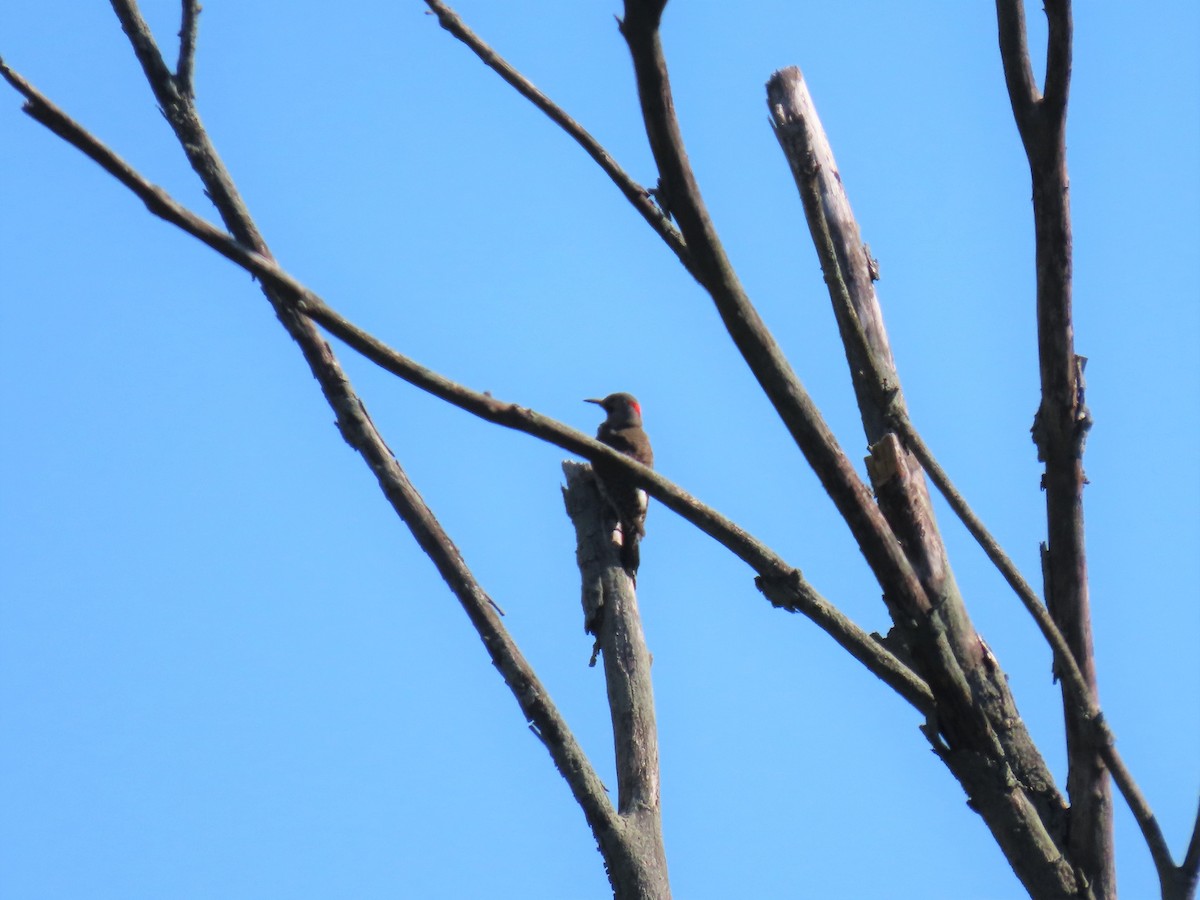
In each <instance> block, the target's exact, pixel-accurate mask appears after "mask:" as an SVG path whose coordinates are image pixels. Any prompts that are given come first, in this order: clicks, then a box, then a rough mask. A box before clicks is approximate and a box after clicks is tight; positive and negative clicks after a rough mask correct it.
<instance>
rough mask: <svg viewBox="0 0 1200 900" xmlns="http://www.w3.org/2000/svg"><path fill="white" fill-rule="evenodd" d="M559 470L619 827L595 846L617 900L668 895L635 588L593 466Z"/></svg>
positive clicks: (664, 899) (649, 691)
mask: <svg viewBox="0 0 1200 900" xmlns="http://www.w3.org/2000/svg"><path fill="white" fill-rule="evenodd" d="M563 473H564V474H565V475H566V478H567V485H566V487H565V488H564V489H563V499H564V500H565V501H566V505H567V514H568V515H569V516H570V517H571V521H572V523H574V525H575V535H576V551H575V552H576V559H577V561H578V563H579V573H580V577H581V578H582V583H583V588H582V594H583V613H584V629H585V630H586V631H587V632H588V633H590V634H594V635H595V638H596V646H597V648H598V649H599V651H600V652H601V654H602V657H603V661H604V680H605V683H606V685H607V687H608V705H609V715H610V716H611V717H612V730H613V749H614V752H615V755H616V763H617V818H618V821H619V823H620V827H619V829H617V831H618V832H619V833H618V834H617V835H616V838H617V840H614V841H613V842H612V843H611V845H609V846H606V845H605V844H601V847H600V850H601V853H603V854H604V860H605V867H606V869H607V870H608V878H609V881H610V883H611V884H612V887H613V893H614V896H615V897H616V898H617V900H668V898H670V896H671V886H670V883H669V881H668V880H667V856H666V849H665V847H664V845H663V835H662V815H661V812H660V807H659V769H658V730H657V727H656V726H655V721H654V692H653V688H652V686H651V681H650V651H649V650H648V649H647V648H646V639H645V635H644V634H643V632H642V620H641V616H640V615H639V613H638V606H637V594H636V593H635V592H634V588H633V581H632V580H631V579H630V578H629V576H628V575H627V574H626V572H625V569H624V568H623V567H622V565H621V560H620V555H619V553H618V551H617V548H616V546H615V545H614V543H613V541H612V540H611V538H610V529H608V528H606V527H605V508H604V502H603V500H601V498H600V492H599V491H598V490H597V489H596V482H595V479H594V477H593V475H592V467H591V466H590V465H585V464H581V463H577V462H571V461H567V462H564V463H563ZM593 658H594V657H593Z"/></svg>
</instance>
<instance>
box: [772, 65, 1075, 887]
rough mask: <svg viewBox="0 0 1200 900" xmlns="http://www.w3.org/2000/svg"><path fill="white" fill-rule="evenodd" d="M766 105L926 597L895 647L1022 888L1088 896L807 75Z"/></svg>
mask: <svg viewBox="0 0 1200 900" xmlns="http://www.w3.org/2000/svg"><path fill="white" fill-rule="evenodd" d="M767 98H768V106H769V109H770V112H771V116H772V122H773V125H774V127H775V133H776V136H777V137H778V139H779V143H780V146H781V147H782V148H783V151H784V154H785V155H786V157H787V159H788V163H789V165H790V167H791V169H792V172H793V175H794V177H795V179H796V184H797V186H798V187H799V189H800V194H801V198H802V200H803V203H804V211H805V215H806V218H807V220H808V225H809V229H810V231H811V232H812V234H813V238H814V240H815V242H816V243H817V251H818V255H819V256H820V258H821V264H822V269H823V271H824V273H825V280H826V283H827V284H828V286H829V289H830V295H831V298H832V300H833V306H834V311H835V314H836V318H837V322H838V327H839V330H840V332H841V336H842V343H843V345H844V346H845V349H846V358H847V361H848V362H849V364H850V373H851V380H852V382H853V384H854V389H855V394H856V396H857V398H858V403H859V409H860V411H861V417H862V422H863V429H864V431H865V432H866V436H867V441H868V443H869V444H870V447H871V456H870V457H869V458H868V460H867V468H868V471H869V472H870V475H871V481H872V484H873V485H874V487H875V493H876V497H877V499H878V502H879V506H880V509H882V510H883V513H884V516H885V517H886V518H887V521H888V524H889V525H890V526H891V528H892V530H893V531H894V532H895V534H896V536H897V538H899V540H900V542H901V545H902V546H903V548H904V552H905V555H906V556H907V557H908V559H909V561H910V563H911V564H912V567H913V569H914V571H915V572H916V573H917V575H918V577H919V578H920V580H921V583H922V585H923V587H924V588H925V598H927V599H926V601H925V602H924V603H922V604H920V605H913V604H912V603H911V602H909V599H908V598H906V597H905V596H903V595H894V596H890V597H887V596H885V600H887V601H888V603H889V607H890V609H891V613H892V617H893V621H894V623H895V628H894V629H893V632H892V637H893V639H894V640H897V641H899V642H900V643H901V644H902V645H904V646H906V647H908V648H909V650H910V652H911V653H912V655H913V658H914V659H915V661H916V663H917V667H918V670H919V671H920V672H921V674H922V675H923V676H924V677H925V679H926V681H927V682H928V683H929V685H930V688H931V689H932V690H933V693H934V698H935V701H936V703H937V711H936V714H935V717H934V718H933V719H931V721H930V723H929V725H927V726H926V729H925V730H926V736H927V737H928V738H929V740H930V741H931V742H932V744H933V746H934V749H935V751H936V752H937V753H938V755H939V756H940V757H941V758H942V759H943V761H945V763H946V765H947V766H948V767H949V768H950V770H951V771H952V772H953V773H954V774H955V777H957V778H958V780H959V782H960V783H961V784H962V786H963V788H964V790H966V791H967V795H968V797H969V798H970V801H969V802H970V804H971V807H972V808H973V809H975V810H976V811H977V812H978V813H979V814H980V816H982V817H983V819H984V821H985V822H986V823H987V825H988V827H989V828H990V829H991V831H992V833H993V835H994V836H995V837H996V840H997V842H998V843H999V844H1000V846H1001V848H1002V849H1003V850H1004V853H1005V855H1006V857H1007V858H1008V860H1009V862H1010V864H1011V865H1012V867H1013V871H1014V872H1016V874H1017V876H1018V877H1019V878H1020V879H1021V882H1022V883H1023V884H1024V885H1025V886H1026V889H1027V890H1029V892H1030V893H1031V894H1032V895H1033V896H1036V897H1070V896H1077V895H1084V891H1083V890H1082V886H1081V885H1080V884H1079V883H1078V881H1077V879H1076V877H1075V873H1074V871H1073V869H1072V867H1071V866H1070V865H1069V864H1068V863H1067V862H1066V860H1065V859H1063V853H1062V850H1063V847H1064V846H1065V841H1066V835H1065V833H1064V829H1063V825H1064V822H1065V803H1064V802H1063V799H1062V797H1061V795H1060V794H1059V793H1058V790H1057V789H1056V788H1055V786H1054V780H1053V777H1052V775H1051V774H1050V771H1049V769H1048V767H1047V766H1046V764H1045V761H1044V760H1043V759H1042V757H1041V754H1040V753H1039V752H1038V750H1037V747H1036V745H1035V744H1034V742H1033V740H1032V738H1031V737H1030V735H1029V733H1028V731H1027V730H1026V728H1025V726H1024V723H1023V722H1022V721H1021V718H1020V716H1019V714H1018V713H1017V709H1016V703H1015V701H1014V700H1013V697H1012V694H1011V692H1010V691H1009V689H1008V684H1007V680H1006V678H1005V676H1004V673H1003V671H1002V670H1001V669H1000V667H999V663H998V662H997V660H996V659H995V657H994V656H993V655H992V653H991V651H990V650H989V649H988V647H987V645H986V644H985V643H984V642H983V640H982V639H981V638H980V637H979V635H978V634H977V633H976V632H975V629H974V626H973V625H972V624H971V620H970V617H969V616H968V615H967V612H966V607H965V605H964V604H963V600H962V596H961V595H960V593H959V591H958V587H957V585H956V583H955V581H954V575H953V573H952V571H951V569H950V564H949V560H948V559H947V556H946V550H945V546H944V544H943V542H942V539H941V535H940V533H939V531H938V526H937V522H936V520H935V518H934V514H933V508H932V505H931V504H930V499H929V491H928V487H927V485H926V482H925V477H924V474H923V472H922V470H921V466H920V464H919V463H918V462H917V460H916V459H915V458H914V457H913V455H912V454H911V453H910V452H909V451H908V450H907V448H905V447H904V446H903V444H902V442H901V441H900V439H899V438H898V437H897V435H896V432H895V429H894V425H893V421H894V419H895V418H896V417H897V416H905V415H906V413H905V407H904V399H903V394H902V392H901V389H900V379H899V375H898V374H897V372H896V368H895V364H894V362H893V360H892V354H891V349H890V347H889V346H888V340H887V330H886V328H885V326H884V322H883V314H882V310H881V309H880V306H879V301H878V297H877V296H876V293H875V288H874V276H875V274H876V272H875V263H874V261H873V260H872V259H871V258H870V256H869V254H868V252H867V250H866V248H865V246H864V244H863V240H862V236H861V234H860V232H859V228H858V223H857V222H856V221H855V219H854V215H853V213H852V212H851V209H850V202H849V199H848V197H847V195H846V190H845V185H844V184H843V180H842V178H841V175H840V173H839V172H838V169H837V163H836V161H835V160H834V157H833V151H832V148H831V147H830V145H829V141H828V138H827V137H826V135H825V131H824V129H823V128H822V127H821V123H820V119H819V118H818V117H817V113H816V108H815V106H814V104H813V101H812V97H811V95H810V94H809V91H808V88H807V86H806V85H805V83H804V79H803V77H802V75H801V74H800V70H799V69H797V68H795V67H792V68H788V69H784V70H782V71H780V72H776V73H775V74H774V75H773V76H772V77H771V79H770V81H769V82H768V84H767ZM982 760H988V761H989V762H987V763H986V764H981V761H982ZM1018 795H1020V797H1018Z"/></svg>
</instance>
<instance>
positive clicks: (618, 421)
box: [584, 391, 642, 428]
mask: <svg viewBox="0 0 1200 900" xmlns="http://www.w3.org/2000/svg"><path fill="white" fill-rule="evenodd" d="M584 402H586V403H595V404H596V405H597V406H601V407H603V408H604V411H605V412H606V413H607V414H608V424H610V425H612V426H613V427H614V428H621V427H622V426H627V425H641V424H642V404H640V403H638V402H637V398H636V397H634V396H633V394H627V393H625V392H623V391H622V392H621V393H619V394H609V395H608V396H607V397H605V398H604V399H603V400H593V399H591V398H588V399H587V400H586V401H584Z"/></svg>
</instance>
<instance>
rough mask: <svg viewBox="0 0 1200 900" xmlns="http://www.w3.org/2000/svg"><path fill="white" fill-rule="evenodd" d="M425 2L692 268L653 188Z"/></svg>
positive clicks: (440, 6) (435, 1) (445, 9)
mask: <svg viewBox="0 0 1200 900" xmlns="http://www.w3.org/2000/svg"><path fill="white" fill-rule="evenodd" d="M425 4H426V6H428V7H429V9H430V10H431V11H432V12H433V13H434V15H436V16H437V19H438V23H439V24H440V25H441V26H442V27H443V28H444V29H446V31H448V32H450V34H452V35H454V37H456V38H458V39H459V40H460V41H462V42H463V43H464V44H466V45H467V47H468V48H470V50H471V52H472V53H474V54H475V55H476V56H478V57H479V58H480V60H482V61H483V63H484V65H486V66H487V67H488V68H489V69H491V70H492V71H493V72H495V73H496V74H497V75H499V76H500V77H501V78H503V79H504V80H505V81H506V82H508V83H509V84H510V85H512V86H513V87H514V88H515V89H516V91H517V93H518V94H520V95H521V96H522V97H524V98H525V99H527V100H528V101H529V102H530V103H532V104H533V105H534V106H536V107H537V108H538V109H540V110H541V111H542V112H543V113H545V114H546V115H547V116H548V117H549V118H550V120H551V121H552V122H554V123H555V124H556V125H558V126H559V127H560V128H561V129H562V130H563V131H565V132H566V133H567V134H568V135H569V136H570V137H571V138H572V139H574V141H575V142H576V143H577V144H579V146H580V147H582V148H583V149H584V152H585V153H587V155H588V156H590V157H591V158H592V159H593V160H595V162H596V164H597V165H598V166H600V168H601V169H603V170H604V173H605V174H606V175H608V177H609V178H610V179H612V182H613V184H615V185H616V186H617V189H618V190H620V192H621V193H622V194H624V195H625V199H626V200H628V201H629V202H630V203H631V204H633V208H634V209H636V210H637V211H638V212H639V213H640V214H641V216H642V218H643V219H645V220H646V222H647V223H648V224H649V225H650V227H651V228H653V229H654V230H655V232H656V233H657V234H658V236H659V237H661V238H662V239H663V241H664V242H665V243H666V245H667V246H668V247H670V248H671V251H672V252H673V253H674V254H675V255H676V256H677V257H679V261H680V262H681V263H683V266H684V268H685V269H687V270H688V271H691V269H692V260H691V255H690V254H689V252H688V248H687V244H686V243H684V240H683V235H681V234H680V233H679V229H678V228H676V227H675V226H674V225H673V224H672V223H671V220H670V219H669V218H668V217H667V216H666V215H665V214H664V213H663V211H662V210H661V209H660V208H659V207H658V206H657V205H656V204H655V203H654V202H653V201H652V200H651V199H650V192H649V191H648V190H647V189H646V188H645V187H643V186H642V185H640V184H638V183H637V182H636V181H635V180H634V179H633V178H631V177H630V176H629V174H628V173H627V172H626V171H625V170H624V169H622V168H621V167H620V165H618V164H617V161H616V160H614V159H613V158H612V155H611V154H610V153H609V152H608V151H607V150H605V149H604V147H603V146H601V144H600V142H599V141H597V140H596V139H595V138H594V137H592V135H591V134H590V133H589V132H588V131H587V129H585V128H584V127H583V126H582V125H580V124H579V123H578V122H576V121H575V120H574V119H573V118H571V116H569V115H568V114H567V113H566V111H565V110H564V109H563V108H562V107H560V106H559V105H558V104H556V103H555V102H554V101H553V100H551V99H550V98H549V97H547V96H546V95H545V94H544V93H542V92H541V91H540V90H538V88H537V87H535V86H534V84H533V82H531V81H530V80H529V79H528V78H526V77H525V76H524V75H522V74H521V73H520V72H518V71H517V70H516V69H515V68H513V66H512V65H510V64H509V63H508V61H507V60H505V59H504V57H502V56H501V55H500V54H499V53H497V52H496V51H495V50H493V49H492V48H491V47H490V46H488V44H487V43H486V42H485V41H484V40H483V39H482V38H480V37H479V35H477V34H475V32H473V31H472V30H471V29H470V28H468V27H467V25H466V23H465V22H463V20H462V19H461V18H459V16H458V14H457V13H455V12H454V10H452V9H451V8H450V7H449V6H447V5H446V4H445V3H442V2H441V0H425Z"/></svg>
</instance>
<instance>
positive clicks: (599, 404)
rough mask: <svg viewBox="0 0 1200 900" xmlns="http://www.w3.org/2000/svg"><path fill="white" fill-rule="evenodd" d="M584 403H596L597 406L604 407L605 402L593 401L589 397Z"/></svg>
mask: <svg viewBox="0 0 1200 900" xmlns="http://www.w3.org/2000/svg"><path fill="white" fill-rule="evenodd" d="M583 402H584V403H595V404H596V405H597V406H603V405H604V401H603V400H593V399H592V398H591V397H588V398H587V399H586V400H584V401H583Z"/></svg>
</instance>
